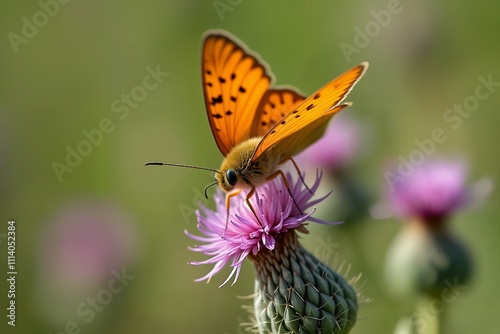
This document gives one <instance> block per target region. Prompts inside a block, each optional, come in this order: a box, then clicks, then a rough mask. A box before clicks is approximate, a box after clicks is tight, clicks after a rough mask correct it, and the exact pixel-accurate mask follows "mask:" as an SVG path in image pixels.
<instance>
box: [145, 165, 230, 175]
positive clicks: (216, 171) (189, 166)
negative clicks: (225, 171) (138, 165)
mask: <svg viewBox="0 0 500 334" xmlns="http://www.w3.org/2000/svg"><path fill="white" fill-rule="evenodd" d="M144 166H172V167H183V168H192V169H201V170H208V171H211V172H215V173H218V174H220V173H221V172H219V171H218V170H216V169H213V168H207V167H200V166H191V165H182V164H171V163H164V162H148V163H145V164H144Z"/></svg>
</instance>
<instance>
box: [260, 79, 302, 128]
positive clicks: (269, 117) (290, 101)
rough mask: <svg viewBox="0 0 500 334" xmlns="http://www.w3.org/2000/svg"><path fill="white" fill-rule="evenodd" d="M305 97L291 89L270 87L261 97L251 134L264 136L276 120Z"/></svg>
mask: <svg viewBox="0 0 500 334" xmlns="http://www.w3.org/2000/svg"><path fill="white" fill-rule="evenodd" d="M304 100H305V97H303V96H302V95H300V94H299V93H297V92H296V91H294V90H292V89H288V88H285V89H270V90H268V91H267V92H266V94H265V95H264V96H263V97H262V100H261V101H260V104H259V106H258V108H257V112H256V114H255V119H254V122H253V125H252V130H251V132H250V133H251V136H252V137H262V136H264V135H265V134H266V133H267V132H268V131H269V130H270V129H271V128H272V127H273V126H274V125H275V124H276V123H277V122H278V121H280V120H281V119H282V118H283V117H284V116H285V115H286V114H288V113H289V112H290V111H291V110H293V108H294V107H296V106H297V105H298V104H299V103H300V102H302V101H304Z"/></svg>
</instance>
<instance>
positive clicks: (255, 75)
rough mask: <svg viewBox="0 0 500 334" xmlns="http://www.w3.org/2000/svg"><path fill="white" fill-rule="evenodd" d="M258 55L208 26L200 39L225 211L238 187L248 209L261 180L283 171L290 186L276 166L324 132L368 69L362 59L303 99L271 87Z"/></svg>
mask: <svg viewBox="0 0 500 334" xmlns="http://www.w3.org/2000/svg"><path fill="white" fill-rule="evenodd" d="M258 58H259V57H258V56H257V55H254V54H252V53H251V52H250V51H249V50H248V48H247V47H246V46H245V45H244V44H243V43H241V42H237V39H236V38H234V37H232V36H230V35H229V34H228V33H226V32H221V31H209V32H207V34H206V37H205V38H204V42H203V54H202V79H203V92H204V96H205V105H206V109H207V115H208V120H209V122H210V127H211V129H212V133H213V135H214V138H215V141H216V143H217V146H218V147H219V150H220V151H221V152H222V154H223V155H224V156H225V159H224V161H223V162H222V165H221V167H220V168H219V170H215V172H216V174H215V177H216V181H217V184H218V185H219V187H220V188H221V189H222V190H224V191H225V192H227V196H226V207H227V210H228V213H229V205H230V198H231V197H233V196H236V195H237V194H239V193H240V192H241V190H242V189H250V191H249V192H248V194H247V196H246V202H247V204H248V205H249V207H250V209H251V210H252V212H254V210H253V207H252V206H251V205H250V202H249V199H250V197H251V196H252V195H253V194H254V192H255V187H256V186H258V185H259V184H262V183H264V182H266V181H267V180H270V179H273V178H274V177H277V176H281V177H282V178H283V181H284V183H285V185H286V186H287V188H288V189H289V186H288V182H287V180H286V178H285V175H284V173H283V171H281V170H280V169H279V168H278V165H279V164H281V163H283V162H285V161H287V160H292V156H294V155H295V154H297V153H299V152H300V151H302V150H303V149H304V148H306V147H307V146H309V145H311V144H312V143H313V142H315V141H316V140H317V139H319V138H320V137H321V136H322V135H323V133H324V131H325V128H326V125H327V123H328V121H329V120H330V118H331V117H332V116H333V115H334V114H335V113H337V112H338V111H340V110H341V109H343V108H345V107H347V106H349V105H350V103H341V102H342V100H343V99H344V98H345V96H346V95H347V94H348V93H349V92H350V91H351V89H352V87H353V86H354V85H355V84H356V83H357V82H358V80H359V79H360V78H361V76H362V75H363V74H364V72H365V71H366V69H367V68H368V63H366V62H364V63H361V64H360V65H358V66H356V67H353V68H351V69H350V70H348V71H347V72H345V73H344V74H342V75H341V76H339V77H338V78H336V79H333V80H332V81H330V82H329V83H328V84H326V85H325V86H324V87H323V88H321V89H320V90H318V91H317V92H316V93H314V94H312V95H311V96H310V97H308V98H307V99H306V98H304V97H303V96H301V95H300V94H299V93H297V92H295V91H294V90H292V89H281V88H273V89H270V88H269V87H270V86H271V83H272V81H273V79H272V77H271V76H272V74H271V73H270V71H269V69H268V68H267V65H266V64H265V63H264V62H263V61H261V60H259V59H258ZM292 162H293V164H294V165H295V167H296V168H297V170H298V167H297V165H296V164H295V162H294V161H293V160H292ZM150 164H161V165H174V164H163V163H150ZM182 166H184V167H193V168H201V169H204V168H202V167H194V166H185V165H182ZM299 175H300V173H299ZM254 214H255V212H254Z"/></svg>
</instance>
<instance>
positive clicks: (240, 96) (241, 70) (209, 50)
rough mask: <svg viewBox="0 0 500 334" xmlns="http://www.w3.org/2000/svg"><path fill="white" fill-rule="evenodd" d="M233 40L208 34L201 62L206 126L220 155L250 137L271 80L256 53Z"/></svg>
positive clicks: (225, 153) (232, 38)
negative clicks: (206, 118)
mask: <svg viewBox="0 0 500 334" xmlns="http://www.w3.org/2000/svg"><path fill="white" fill-rule="evenodd" d="M234 40H236V39H235V38H234V37H228V36H226V35H224V34H222V33H210V34H208V35H207V36H206V38H205V40H204V43H203V55H202V65H201V66H202V79H203V92H204V96H205V105H206V109H207V115H208V120H209V122H210V128H211V129H212V133H213V135H214V138H215V141H216V143H217V146H218V147H219V150H220V151H221V152H222V154H224V155H227V154H228V153H229V151H230V150H231V149H232V148H233V147H234V146H235V145H237V144H238V143H240V142H242V141H244V140H246V139H248V138H250V137H251V128H252V124H253V120H254V118H255V113H256V111H257V107H258V105H259V103H260V101H261V100H262V97H263V96H264V94H265V93H266V91H267V90H268V88H269V85H270V84H271V81H272V79H271V76H270V75H269V74H268V70H267V69H266V67H265V66H266V65H263V64H264V63H263V62H262V61H260V60H258V59H257V58H258V56H257V55H252V54H250V52H249V51H248V49H247V48H246V47H245V46H243V45H244V44H243V43H241V42H238V44H237V43H236V42H234ZM240 45H241V46H240Z"/></svg>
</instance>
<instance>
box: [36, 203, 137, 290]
mask: <svg viewBox="0 0 500 334" xmlns="http://www.w3.org/2000/svg"><path fill="white" fill-rule="evenodd" d="M131 223H132V222H131V219H130V217H129V216H128V215H126V214H125V213H124V212H123V211H122V210H120V209H119V208H117V207H115V206H113V205H111V204H109V203H106V202H99V201H89V202H79V203H75V204H72V205H70V206H67V207H64V208H62V209H61V210H60V211H59V212H58V213H57V214H56V215H55V216H54V218H53V219H52V221H51V222H50V225H49V226H48V228H47V230H46V231H45V235H44V239H43V240H42V249H41V256H42V259H41V261H42V266H43V271H44V272H45V274H46V276H47V278H48V279H49V281H52V283H55V284H60V285H64V286H67V287H68V288H69V289H71V288H75V287H78V288H86V287H88V288H90V287H93V286H98V285H99V284H102V283H104V282H106V281H107V280H108V279H109V277H111V271H112V270H113V269H115V270H120V269H121V268H122V267H124V266H125V265H128V264H130V263H131V262H132V260H133V257H134V255H135V251H136V247H135V246H136V242H135V241H136V240H135V238H134V237H135V235H134V232H133V229H132V224H131ZM60 287H61V288H62V286H60Z"/></svg>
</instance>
